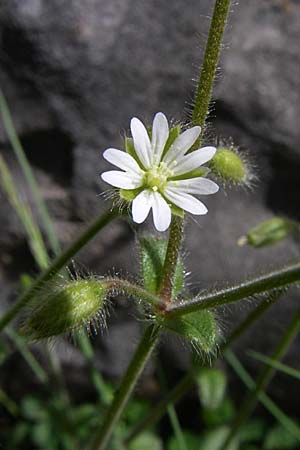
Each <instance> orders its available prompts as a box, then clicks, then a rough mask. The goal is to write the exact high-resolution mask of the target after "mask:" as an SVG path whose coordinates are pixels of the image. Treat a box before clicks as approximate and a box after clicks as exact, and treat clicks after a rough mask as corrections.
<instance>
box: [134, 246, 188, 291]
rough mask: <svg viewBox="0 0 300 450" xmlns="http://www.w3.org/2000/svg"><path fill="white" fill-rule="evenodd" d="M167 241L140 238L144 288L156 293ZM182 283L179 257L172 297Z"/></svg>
mask: <svg viewBox="0 0 300 450" xmlns="http://www.w3.org/2000/svg"><path fill="white" fill-rule="evenodd" d="M167 245H168V241H166V240H165V239H160V238H142V239H141V240H140V252H141V273H142V277H143V281H144V286H145V289H147V290H148V291H149V292H151V293H153V294H156V293H157V292H158V290H159V288H160V284H161V280H162V274H163V265H164V261H165V257H166V251H167ZM183 283H184V267H183V263H182V260H181V258H179V260H178V262H177V266H176V270H175V274H174V283H173V289H172V298H175V297H177V295H178V294H179V293H180V292H181V291H182V289H183Z"/></svg>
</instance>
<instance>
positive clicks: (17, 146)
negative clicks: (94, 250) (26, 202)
mask: <svg viewBox="0 0 300 450" xmlns="http://www.w3.org/2000/svg"><path fill="white" fill-rule="evenodd" d="M0 112H1V116H2V120H3V124H4V128H5V130H6V133H7V136H8V138H9V140H10V143H11V146H12V148H13V150H14V153H15V155H16V157H17V159H18V161H19V164H20V166H21V169H22V171H23V174H24V177H25V179H26V181H27V183H28V186H29V188H30V190H31V192H32V195H33V198H34V201H35V203H36V206H37V209H38V211H39V215H40V217H41V220H42V221H43V224H44V227H45V230H46V233H47V237H48V239H49V242H50V245H51V248H52V249H53V251H54V253H55V254H58V253H59V251H60V245H59V241H58V238H57V236H56V233H55V230H54V228H53V225H52V221H51V219H50V216H49V213H48V210H47V208H46V205H45V203H44V200H43V198H42V196H41V194H40V190H39V187H38V184H37V182H36V179H35V177H34V175H33V173H32V170H31V167H30V164H29V162H28V160H27V157H26V154H25V152H24V149H23V147H22V144H21V142H20V139H19V138H18V135H17V133H16V130H15V127H14V124H13V120H12V117H11V114H10V111H9V108H8V105H7V102H6V100H5V97H4V95H3V92H2V90H1V89H0Z"/></svg>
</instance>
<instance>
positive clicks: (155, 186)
mask: <svg viewBox="0 0 300 450" xmlns="http://www.w3.org/2000/svg"><path fill="white" fill-rule="evenodd" d="M172 175H173V171H172V170H170V169H169V168H168V167H167V165H166V164H165V163H164V162H161V163H160V164H159V165H155V166H153V167H151V168H150V169H149V170H148V171H147V172H146V174H145V179H144V183H145V186H146V187H147V188H148V189H151V190H152V191H154V192H157V191H158V192H160V193H163V192H164V189H165V187H166V184H167V181H168V178H170V177H171V176H172Z"/></svg>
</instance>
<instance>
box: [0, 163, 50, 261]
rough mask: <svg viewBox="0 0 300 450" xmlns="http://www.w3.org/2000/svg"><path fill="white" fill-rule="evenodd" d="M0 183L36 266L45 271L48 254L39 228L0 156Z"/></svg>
mask: <svg viewBox="0 0 300 450" xmlns="http://www.w3.org/2000/svg"><path fill="white" fill-rule="evenodd" d="M0 183H1V185H2V188H3V189H4V190H5V192H6V195H7V198H8V200H9V202H10V204H11V206H12V207H13V209H14V210H15V212H16V213H17V215H18V216H19V219H20V221H21V223H22V225H23V226H24V229H25V232H26V234H27V239H28V243H29V246H30V249H31V252H32V254H33V257H34V258H35V260H36V262H37V264H38V266H39V267H40V268H41V269H45V268H46V267H47V266H48V254H47V251H46V248H45V246H44V241H43V237H42V235H41V232H40V230H39V228H38V227H37V226H36V224H35V222H34V219H33V216H32V213H31V209H30V207H29V205H26V203H24V202H23V201H22V200H21V198H20V196H19V193H18V191H17V189H16V186H15V183H14V181H13V178H12V176H11V173H10V170H9V168H8V167H7V165H6V163H5V161H4V159H3V158H2V156H1V155H0Z"/></svg>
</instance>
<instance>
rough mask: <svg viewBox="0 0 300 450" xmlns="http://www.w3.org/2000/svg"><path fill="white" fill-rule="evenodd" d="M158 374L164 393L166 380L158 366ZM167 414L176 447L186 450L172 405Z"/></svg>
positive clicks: (170, 404) (171, 404) (169, 406)
mask: <svg viewBox="0 0 300 450" xmlns="http://www.w3.org/2000/svg"><path fill="white" fill-rule="evenodd" d="M158 374H159V378H160V384H161V388H162V391H163V393H166V379H165V375H164V372H163V369H162V368H161V367H160V366H159V367H158ZM167 412H168V416H169V420H170V423H171V426H172V428H173V432H174V436H175V438H176V442H177V445H178V447H179V448H180V450H188V448H187V445H186V442H185V439H184V434H183V432H182V429H181V426H180V422H179V419H178V416H177V413H176V410H175V406H174V403H169V404H168V405H167Z"/></svg>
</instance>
